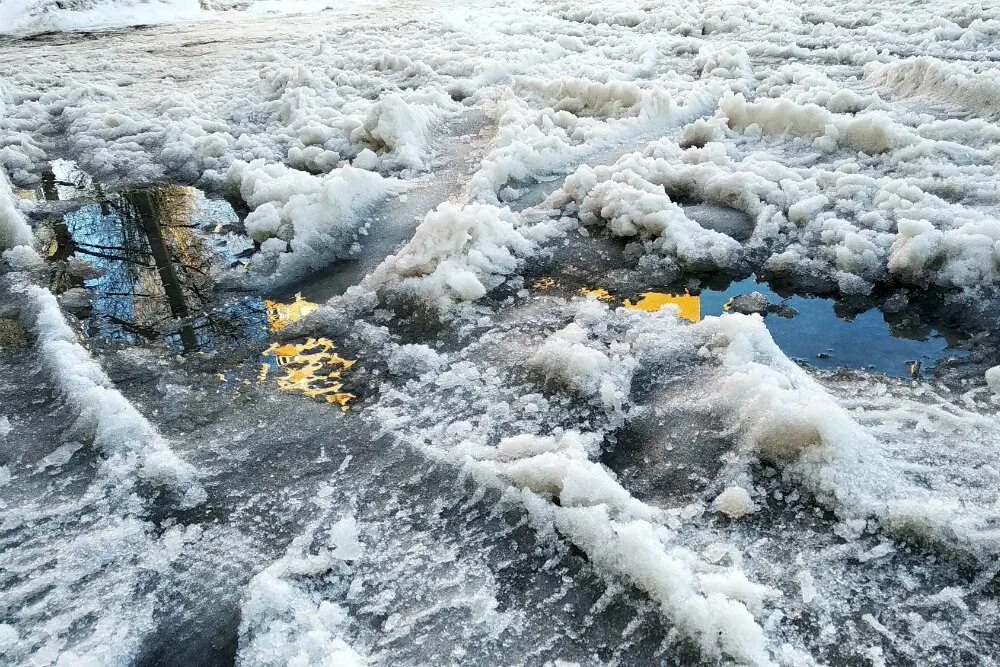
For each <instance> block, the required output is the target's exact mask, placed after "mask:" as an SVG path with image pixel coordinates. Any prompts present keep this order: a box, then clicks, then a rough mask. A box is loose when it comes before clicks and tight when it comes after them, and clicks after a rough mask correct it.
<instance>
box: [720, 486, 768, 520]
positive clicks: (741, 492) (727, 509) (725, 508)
mask: <svg viewBox="0 0 1000 667" xmlns="http://www.w3.org/2000/svg"><path fill="white" fill-rule="evenodd" d="M712 506H713V507H714V508H715V510H716V511H718V512H722V513H723V514H725V515H726V516H728V517H729V518H730V519H739V518H741V517H744V516H746V515H747V514H751V513H753V512H755V511H756V510H757V505H756V504H755V503H754V501H753V500H752V499H751V498H750V494H749V493H748V492H747V490H746V489H744V488H743V487H742V486H727V487H726V488H725V489H724V490H723V492H722V493H720V494H719V495H718V496H716V498H715V500H714V501H713V502H712Z"/></svg>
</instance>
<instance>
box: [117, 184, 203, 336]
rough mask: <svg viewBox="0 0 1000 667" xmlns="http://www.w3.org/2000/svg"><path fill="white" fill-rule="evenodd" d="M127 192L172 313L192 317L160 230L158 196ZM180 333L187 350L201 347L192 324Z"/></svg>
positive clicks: (142, 191)
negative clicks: (147, 242)
mask: <svg viewBox="0 0 1000 667" xmlns="http://www.w3.org/2000/svg"><path fill="white" fill-rule="evenodd" d="M126 196H127V197H128V198H129V199H131V200H132V203H133V205H134V206H135V209H136V211H137V213H138V216H137V217H138V218H139V224H140V225H141V226H142V230H143V232H145V234H146V238H147V239H148V241H149V250H150V253H151V254H152V255H153V262H155V264H156V272H157V274H158V275H159V276H160V282H161V283H163V292H164V294H166V296H167V304H168V305H169V306H170V313H171V314H172V315H173V316H174V317H175V318H184V317H188V315H190V310H189V309H188V305H187V301H186V300H185V299H184V290H183V289H182V288H181V284H180V282H179V281H178V280H177V272H176V270H175V269H174V264H173V262H172V261H171V259H170V250H169V249H168V248H167V244H166V242H164V240H163V234H162V232H161V231H160V222H159V213H160V211H159V210H158V208H157V206H156V203H155V200H154V199H153V197H152V195H151V194H150V193H149V192H148V191H147V190H140V191H138V192H132V193H129V194H128V195H126ZM180 336H181V343H182V344H183V346H184V350H185V351H186V352H190V351H193V350H194V349H196V348H197V347H198V337H197V335H196V334H195V331H194V329H193V328H192V327H191V325H190V324H188V325H186V326H184V327H183V328H182V329H181V331H180Z"/></svg>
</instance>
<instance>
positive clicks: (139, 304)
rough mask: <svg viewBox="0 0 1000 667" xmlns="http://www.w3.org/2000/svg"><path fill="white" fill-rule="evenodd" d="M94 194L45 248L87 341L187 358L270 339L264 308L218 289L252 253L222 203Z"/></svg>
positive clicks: (175, 194)
mask: <svg viewBox="0 0 1000 667" xmlns="http://www.w3.org/2000/svg"><path fill="white" fill-rule="evenodd" d="M58 187H62V186H58ZM60 194H61V193H60ZM98 194H99V198H98V199H97V200H96V201H90V202H87V203H84V204H83V205H81V206H79V207H77V208H76V209H75V210H73V211H71V212H69V213H67V214H65V216H63V219H62V221H61V222H60V223H58V224H56V225H55V226H54V227H53V229H52V234H51V237H52V238H51V240H50V241H49V243H48V249H47V255H48V257H49V259H50V261H52V262H53V263H54V264H55V268H54V271H53V279H52V285H51V287H52V288H53V291H54V292H56V293H57V294H59V299H60V303H61V304H62V305H63V307H64V309H66V310H68V311H69V312H72V313H73V314H75V315H77V316H78V317H80V318H81V319H85V320H86V326H85V333H86V335H87V336H88V337H89V338H91V339H94V340H96V341H111V342H115V343H125V344H134V343H138V342H141V341H144V340H145V341H151V340H161V341H164V342H165V343H166V344H167V345H168V346H169V347H170V348H171V349H172V350H174V351H176V352H182V353H188V352H192V351H196V350H207V349H211V348H215V347H218V346H220V345H223V344H225V343H227V342H231V341H234V340H252V339H259V338H263V337H264V336H266V329H267V327H266V307H265V304H264V302H263V300H262V299H260V298H258V297H251V298H247V297H239V296H238V295H234V294H231V293H220V292H218V291H217V290H216V288H215V282H214V279H213V276H214V275H215V274H216V272H217V271H219V270H220V269H222V268H224V267H229V266H237V265H239V264H240V263H241V262H244V261H245V259H244V255H246V254H247V253H248V251H249V250H250V249H252V244H251V242H250V241H249V240H248V239H247V238H246V237H244V236H243V235H241V234H238V233H235V232H236V231H237V230H238V229H239V217H238V216H237V214H236V212H235V211H234V210H233V208H232V207H231V206H230V205H229V204H228V203H227V202H225V201H223V200H216V199H210V198H208V197H206V196H205V194H204V193H202V192H201V191H200V190H198V189H196V188H192V187H187V186H178V185H164V186H156V187H150V188H145V189H139V190H128V191H124V192H114V193H103V192H98Z"/></svg>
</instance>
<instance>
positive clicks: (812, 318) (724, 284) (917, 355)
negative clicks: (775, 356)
mask: <svg viewBox="0 0 1000 667" xmlns="http://www.w3.org/2000/svg"><path fill="white" fill-rule="evenodd" d="M719 283H721V284H719ZM699 284H700V282H699V281H689V283H688V285H687V286H686V287H677V286H673V287H664V286H657V287H653V288H642V287H637V286H635V285H634V284H631V285H630V284H629V282H628V281H622V282H620V283H618V285H617V286H612V287H608V288H605V287H603V286H597V285H592V284H591V285H587V284H584V286H582V287H580V286H579V285H580V283H579V281H578V280H574V277H573V276H567V277H560V278H552V277H548V276H546V277H542V278H538V279H534V281H533V285H534V288H535V289H539V290H554V291H556V292H560V293H568V294H567V295H569V294H577V295H580V296H587V297H590V298H596V299H599V300H601V301H604V302H605V303H608V304H609V305H612V306H618V305H620V306H625V307H627V308H632V309H635V310H645V311H657V310H660V309H662V308H664V307H668V306H670V307H676V308H677V309H678V315H679V316H680V317H681V318H682V319H686V320H689V321H692V322H697V321H699V320H701V319H703V318H704V317H707V316H710V315H722V314H723V313H727V312H742V313H745V314H749V313H757V314H760V315H761V316H763V317H764V322H765V324H766V325H767V328H768V330H769V331H770V333H771V336H772V337H773V338H774V341H775V343H777V344H778V347H780V348H781V349H782V351H784V353H785V354H787V355H788V356H789V357H791V358H792V359H795V360H797V361H799V362H801V363H805V364H807V365H809V366H813V367H815V368H821V369H827V370H836V369H839V368H855V369H865V370H869V371H874V372H878V373H882V374H884V375H888V376H893V377H917V376H927V375H929V374H930V373H931V371H932V370H933V369H934V367H935V366H936V365H937V364H938V363H939V362H940V361H942V360H943V359H949V358H962V357H967V356H968V355H969V352H968V350H966V349H963V348H961V347H957V346H956V343H957V341H956V340H954V338H952V339H951V340H949V339H948V338H946V336H945V335H944V334H943V333H942V332H940V331H938V330H937V329H935V328H933V327H930V326H926V325H921V326H907V325H906V318H905V315H904V316H898V315H895V316H894V315H891V314H887V313H884V312H883V311H881V310H879V309H878V308H877V307H876V306H875V304H874V303H873V304H871V305H869V306H868V307H867V308H865V309H863V310H861V311H860V312H858V310H853V311H849V310H847V309H846V308H843V307H841V305H840V304H839V303H838V302H837V301H836V300H835V299H833V298H824V297H820V296H813V295H803V294H795V293H792V294H789V293H787V292H784V290H782V293H783V294H784V296H782V295H781V294H779V293H778V292H776V291H775V290H774V289H772V287H771V285H770V284H769V283H768V282H766V281H764V280H761V279H759V278H757V277H756V276H750V277H749V278H745V279H742V280H725V279H723V280H720V281H715V282H714V283H712V284H713V286H712V287H699Z"/></svg>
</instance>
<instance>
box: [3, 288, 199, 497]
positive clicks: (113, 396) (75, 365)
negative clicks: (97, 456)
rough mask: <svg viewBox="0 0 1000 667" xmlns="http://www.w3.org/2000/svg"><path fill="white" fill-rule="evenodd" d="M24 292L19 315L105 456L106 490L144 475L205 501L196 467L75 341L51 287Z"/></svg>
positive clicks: (81, 429) (117, 488)
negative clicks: (187, 460)
mask: <svg viewBox="0 0 1000 667" xmlns="http://www.w3.org/2000/svg"><path fill="white" fill-rule="evenodd" d="M23 293H24V297H25V299H26V301H27V303H26V305H25V310H24V312H23V314H22V317H23V319H24V320H25V323H26V326H28V327H30V328H31V329H32V330H33V331H34V334H35V336H36V339H37V343H36V344H37V346H38V354H39V357H40V358H41V360H42V363H43V365H44V366H45V370H46V371H47V373H48V375H49V377H50V378H51V380H52V382H54V383H55V384H56V386H57V387H58V388H59V391H60V393H61V394H62V397H63V399H64V400H66V401H67V403H68V404H69V405H70V406H72V409H73V410H74V412H76V413H77V414H78V415H79V417H78V420H77V422H76V424H75V428H76V429H77V431H78V432H79V433H80V434H85V436H86V437H89V438H90V439H91V440H92V442H93V446H94V447H96V448H97V449H99V450H100V451H102V452H103V453H104V455H105V456H106V459H105V460H104V462H103V463H102V464H101V474H102V476H103V477H104V478H105V479H104V482H103V483H104V485H105V486H106V488H107V489H108V490H109V492H113V493H120V492H121V491H122V490H123V488H128V487H130V486H131V485H134V484H136V483H138V482H139V481H140V480H145V481H148V482H151V483H153V484H155V485H157V486H162V487H164V488H166V489H167V490H169V491H171V492H172V493H175V494H176V496H177V499H178V501H179V504H180V505H181V506H185V507H191V506H194V505H197V504H199V503H201V502H203V501H204V499H205V491H204V489H203V488H202V487H201V485H200V484H199V483H198V482H197V480H196V479H195V471H194V469H193V468H192V467H191V465H189V464H187V463H185V462H183V461H181V460H180V459H179V458H178V457H177V455H176V454H174V453H173V451H171V449H170V447H169V444H168V443H167V442H166V440H164V438H163V437H162V436H161V435H160V434H159V433H157V432H156V430H155V428H154V427H153V426H152V424H150V423H149V422H148V421H147V420H146V418H145V417H143V416H142V414H141V413H139V411H138V410H136V408H135V407H134V406H133V405H132V404H131V403H129V402H128V400H127V399H125V397H124V396H122V395H121V393H120V392H119V391H118V390H117V389H115V388H114V386H113V385H112V383H111V381H110V379H109V378H108V376H107V375H106V374H105V373H104V371H103V370H102V369H101V367H100V365H99V364H98V363H97V362H96V361H94V360H93V359H92V358H91V357H90V355H89V354H88V353H87V351H86V350H85V349H84V348H83V346H81V345H80V343H79V342H78V341H77V339H76V334H75V333H74V332H73V330H72V329H71V328H70V327H69V325H68V324H67V323H66V320H65V319H64V318H63V315H62V313H61V312H60V310H59V306H58V304H57V303H56V300H55V297H53V296H52V293H51V292H49V291H48V290H46V289H44V288H42V287H36V286H34V285H30V286H26V287H24V288H23Z"/></svg>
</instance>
